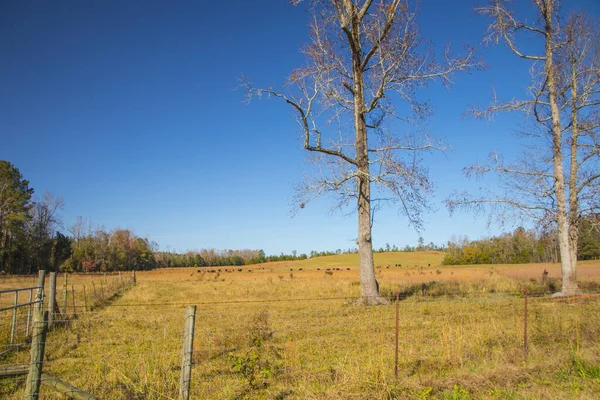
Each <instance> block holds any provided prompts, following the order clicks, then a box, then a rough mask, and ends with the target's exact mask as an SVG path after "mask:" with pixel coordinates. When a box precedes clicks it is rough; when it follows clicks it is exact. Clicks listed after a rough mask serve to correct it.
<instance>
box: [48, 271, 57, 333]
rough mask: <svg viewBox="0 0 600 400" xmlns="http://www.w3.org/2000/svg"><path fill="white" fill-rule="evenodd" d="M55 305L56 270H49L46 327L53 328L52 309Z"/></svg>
mask: <svg viewBox="0 0 600 400" xmlns="http://www.w3.org/2000/svg"><path fill="white" fill-rule="evenodd" d="M55 307H56V272H50V289H49V291H48V329H50V330H52V329H54V309H55Z"/></svg>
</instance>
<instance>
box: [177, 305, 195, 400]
mask: <svg viewBox="0 0 600 400" xmlns="http://www.w3.org/2000/svg"><path fill="white" fill-rule="evenodd" d="M195 320H196V306H187V308H186V310H185V330H184V333H183V354H182V356H181V379H180V381H179V400H188V399H189V398H190V380H191V374H192V352H193V351H194V322H195Z"/></svg>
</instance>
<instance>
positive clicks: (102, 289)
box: [100, 281, 106, 301]
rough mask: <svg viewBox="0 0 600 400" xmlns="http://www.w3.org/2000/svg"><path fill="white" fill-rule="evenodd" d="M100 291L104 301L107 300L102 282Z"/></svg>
mask: <svg viewBox="0 0 600 400" xmlns="http://www.w3.org/2000/svg"><path fill="white" fill-rule="evenodd" d="M100 291H101V292H102V301H104V300H106V296H105V295H104V285H103V284H102V281H100Z"/></svg>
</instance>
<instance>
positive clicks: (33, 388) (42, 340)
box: [25, 310, 48, 400]
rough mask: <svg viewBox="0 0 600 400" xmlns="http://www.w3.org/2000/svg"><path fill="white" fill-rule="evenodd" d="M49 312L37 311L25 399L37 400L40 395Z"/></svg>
mask: <svg viewBox="0 0 600 400" xmlns="http://www.w3.org/2000/svg"><path fill="white" fill-rule="evenodd" d="M47 323H48V311H42V310H35V313H34V319H33V335H32V338H31V339H32V342H31V364H30V366H29V374H28V375H27V383H26V385H25V399H26V400H28V399H31V400H37V398H38V397H39V394H40V382H41V377H42V364H43V361H44V347H45V346H46V328H47Z"/></svg>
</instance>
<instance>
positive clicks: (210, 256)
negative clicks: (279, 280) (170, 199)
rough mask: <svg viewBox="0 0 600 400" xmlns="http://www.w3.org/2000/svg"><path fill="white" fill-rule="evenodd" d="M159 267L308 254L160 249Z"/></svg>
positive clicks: (264, 260)
mask: <svg viewBox="0 0 600 400" xmlns="http://www.w3.org/2000/svg"><path fill="white" fill-rule="evenodd" d="M154 256H155V259H156V264H157V267H159V268H177V267H219V266H227V265H250V264H261V263H267V262H272V261H292V260H305V259H307V258H308V256H307V255H306V254H299V255H298V254H297V253H296V251H293V252H292V254H283V253H281V254H280V255H271V256H267V255H265V252H264V251H263V250H216V249H202V250H196V251H188V252H186V253H183V254H179V253H172V252H164V251H159V252H156V253H154Z"/></svg>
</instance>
